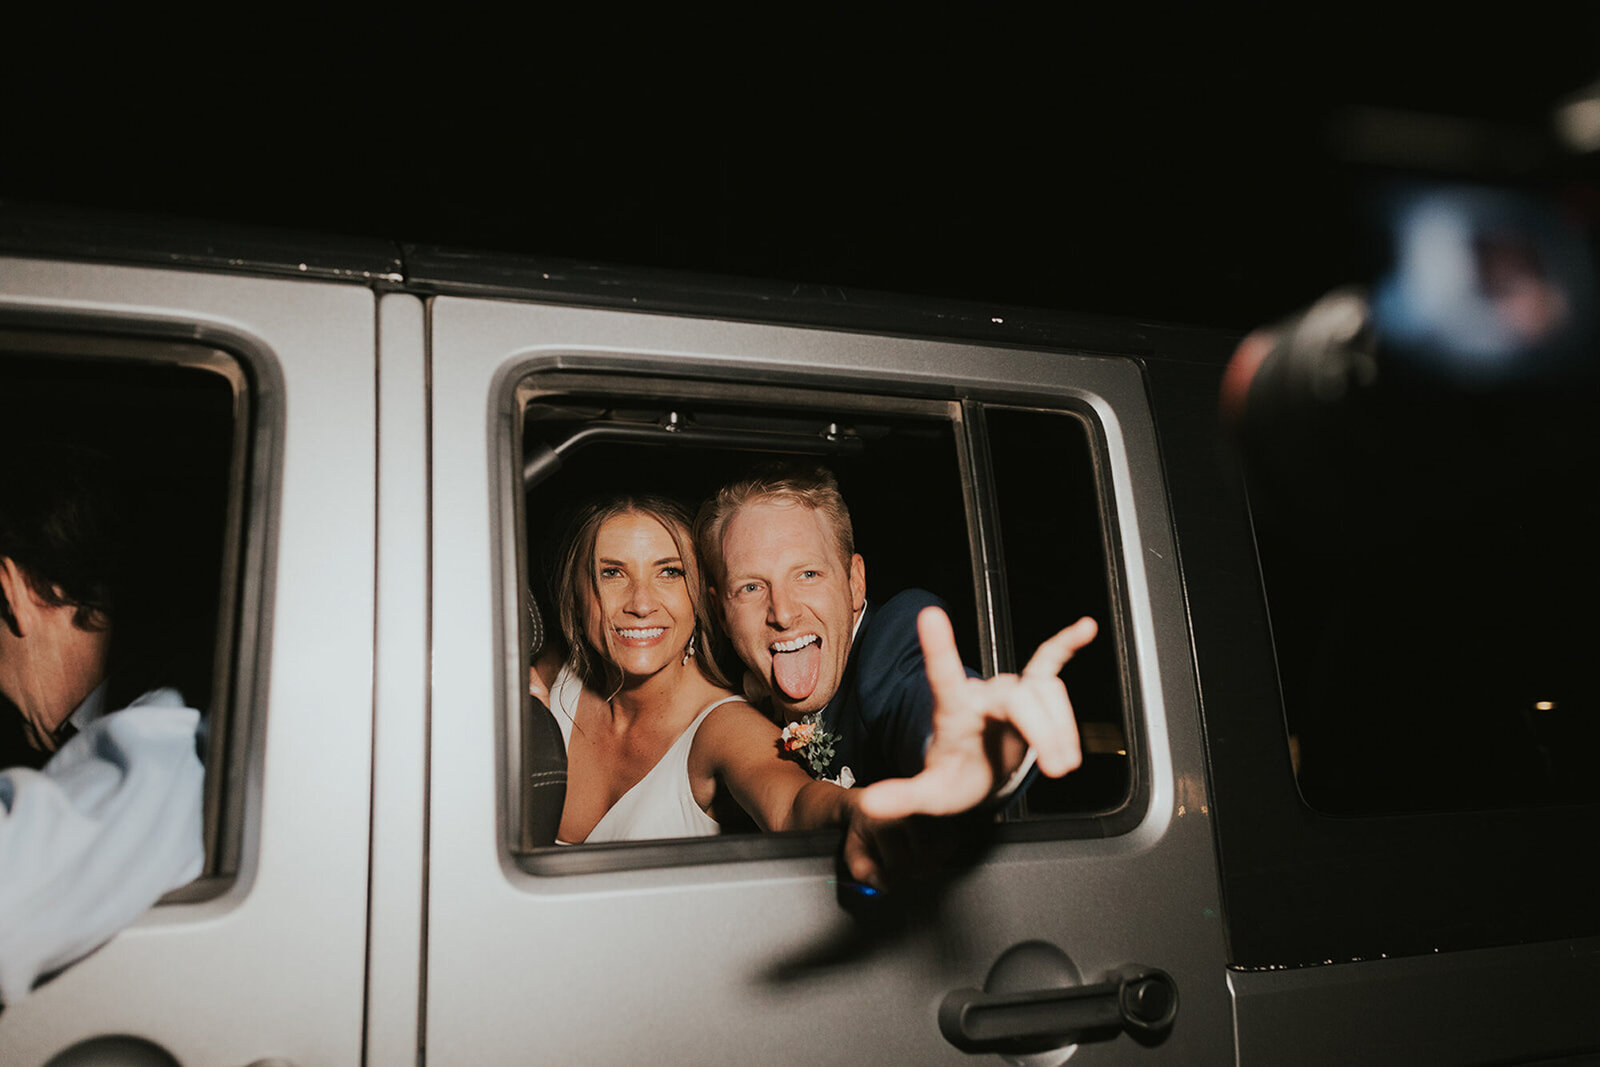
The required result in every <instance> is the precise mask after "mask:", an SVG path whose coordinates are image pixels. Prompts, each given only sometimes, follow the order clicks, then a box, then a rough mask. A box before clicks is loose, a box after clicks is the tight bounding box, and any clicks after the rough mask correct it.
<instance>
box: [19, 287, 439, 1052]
mask: <svg viewBox="0 0 1600 1067" xmlns="http://www.w3.org/2000/svg"><path fill="white" fill-rule="evenodd" d="M290 273H292V274H295V275H298V277H292V278H268V277H246V276H239V275H230V274H227V273H219V272H216V271H201V270H179V269H148V268H137V267H121V266H104V265H94V264H85V263H75V262H65V261H54V260H45V259H5V260H0V331H3V332H4V334H5V337H4V345H5V355H4V356H0V360H3V361H4V364H3V366H0V372H3V373H6V374H21V373H22V372H23V370H24V369H25V370H26V372H27V374H28V375H31V376H32V377H30V378H29V379H28V380H29V381H30V382H32V383H34V384H35V385H36V384H37V383H38V382H40V381H45V382H46V384H47V385H48V386H49V387H50V388H53V389H56V390H57V391H56V392H55V393H54V394H50V395H53V396H54V397H55V398H56V402H57V403H59V405H60V407H59V410H58V411H55V412H50V413H43V414H41V413H40V412H38V411H33V412H24V411H22V410H20V408H21V407H22V404H21V401H20V395H21V394H20V393H19V392H18V391H16V390H12V391H11V392H10V393H9V394H8V396H7V402H8V404H12V403H16V404H17V406H16V407H13V408H12V409H11V412H10V414H9V415H8V419H7V421H8V424H9V425H8V428H9V429H13V430H14V429H16V427H17V426H18V425H19V422H21V421H23V419H24V418H33V417H41V418H43V419H44V420H45V422H44V423H41V425H44V424H48V425H49V426H51V427H53V428H57V429H63V430H71V429H73V428H77V429H79V430H81V432H82V435H83V438H84V440H85V442H86V443H94V444H96V445H97V446H99V447H101V448H102V449H104V450H106V451H107V452H108V453H109V454H110V455H112V457H113V459H115V460H116V461H117V462H122V461H124V460H127V459H128V458H129V457H132V462H131V463H130V465H129V467H128V470H129V471H130V472H131V475H130V476H131V477H132V478H133V480H134V482H135V485H134V488H135V489H136V490H137V491H138V492H139V493H148V492H152V491H153V492H157V493H159V494H164V495H161V496H159V498H157V499H156V500H155V501H154V502H152V500H151V499H143V500H140V501H137V502H136V506H137V507H138V508H140V509H141V510H140V511H139V512H138V514H139V516H140V518H139V520H138V521H139V528H138V529H135V528H132V524H130V529H129V530H128V536H129V538H130V539H131V540H133V541H135V542H136V543H139V544H145V543H146V541H145V540H140V539H141V538H144V537H145V535H146V534H156V535H158V536H155V537H154V538H153V539H149V540H148V544H150V545H151V546H153V551H155V552H157V553H158V554H160V555H162V556H163V557H164V556H166V555H168V554H171V553H169V552H168V551H167V550H168V549H172V548H173V547H174V546H181V549H182V553H187V558H184V559H179V560H178V561H177V562H176V565H175V569H174V570H173V572H172V573H173V575H174V577H172V578H170V579H169V580H167V584H165V585H164V587H163V588H164V589H165V590H166V591H168V592H170V593H172V594H173V595H174V596H183V597H187V596H188V595H189V593H190V592H191V589H190V586H199V587H200V588H199V590H198V595H199V597H200V600H203V601H204V602H205V603H206V604H208V605H209V608H208V611H209V612H210V615H209V617H201V618H199V619H198V620H197V619H196V618H194V617H187V618H185V619H184V620H182V622H183V625H184V626H185V627H188V626H189V624H192V623H196V622H198V624H199V625H198V629H199V631H201V633H202V636H201V637H200V638H199V640H200V641H201V642H203V644H202V645H201V646H200V647H199V652H200V653H201V655H200V657H199V658H201V659H203V660H205V661H206V662H205V663H203V664H201V667H202V671H203V673H204V674H205V675H206V676H207V677H208V678H209V679H210V685H209V686H204V687H202V688H201V689H200V690H199V691H190V692H186V693H185V695H186V697H187V698H188V700H189V702H190V703H192V704H195V705H196V706H199V707H201V708H202V709H203V710H204V711H205V713H206V721H207V731H206V735H205V737H204V738H203V739H202V742H201V744H202V751H203V753H204V756H205V760H206V771H207V798H206V826H207V835H208V841H207V859H206V867H205V873H204V874H203V875H202V877H201V878H200V879H199V880H198V881H196V882H195V883H194V884H192V885H190V886H188V887H186V888H184V889H181V890H178V891H176V892H174V893H172V894H169V895H168V896H167V898H165V899H164V900H163V901H162V902H161V903H160V904H158V905H157V906H156V907H154V908H152V909H151V910H150V911H149V912H148V913H147V914H145V915H144V916H143V917H142V918H141V919H139V920H138V921H137V922H135V923H134V924H133V925H132V926H131V927H130V928H128V929H127V930H125V931H123V932H122V933H120V934H119V935H117V936H116V937H114V938H113V939H112V940H111V941H110V942H109V943H108V944H106V945H105V946H104V947H103V948H101V949H99V950H98V951H96V952H94V953H93V954H91V955H90V956H89V957H88V958H86V959H84V960H82V961H81V962H79V963H77V964H76V965H74V966H71V967H69V968H68V969H66V970H65V971H64V972H62V973H60V974H58V975H57V976H55V977H54V978H53V979H49V980H47V981H45V982H43V983H42V984H40V985H39V986H38V987H37V988H36V989H35V990H34V991H33V992H32V994H31V995H30V996H28V997H27V998H25V999H24V1000H22V1001H20V1002H19V1003H17V1004H14V1005H11V1006H8V1007H7V1008H6V1009H5V1010H4V1014H3V1015H0V1062H4V1063H7V1064H18V1065H28V1064H42V1063H45V1062H46V1061H49V1062H52V1063H55V1062H61V1063H72V1062H109V1061H111V1060H115V1061H116V1062H139V1063H145V1062H152V1063H154V1062H161V1063H168V1062H176V1063H184V1064H202V1063H203V1064H244V1063H254V1062H274V1063H279V1062H281V1063H295V1064H300V1065H307V1064H349V1063H355V1062H358V1061H359V1059H360V1057H361V1053H362V1011H363V993H364V971H365V962H366V945H367V938H366V919H367V862H368V833H369V821H368V813H369V804H370V800H369V798H370V789H371V777H370V771H371V758H372V756H371V753H372V717H373V651H372V648H373V642H372V633H373V607H374V581H373V575H374V514H373V500H374V490H375V486H374V469H375V464H374V448H373V442H374V440H375V436H374V435H375V431H376V425H375V396H374V380H375V378H374V375H375V369H376V368H375V362H374V356H375V351H376V347H375V342H376V339H375V329H374V324H375V314H374V296H373V293H372V292H371V290H370V289H368V288H366V286H365V285H364V284H349V283H348V282H338V281H334V280H330V279H333V278H337V277H340V276H341V275H340V272H338V271H334V270H325V269H323V267H322V266H321V265H319V264H315V263H314V264H311V265H310V267H309V268H308V266H307V264H306V263H303V262H302V263H300V264H299V265H298V269H295V268H293V267H291V268H290ZM345 277H348V275H345ZM19 368H20V369H19ZM58 371H59V373H57V372H58ZM63 383H64V384H63ZM75 383H76V386H77V391H76V392H74V390H73V386H74V384H75ZM29 388H30V389H31V388H34V385H30V386H29ZM40 388H43V387H40ZM63 390H65V391H63ZM77 393H81V395H82V397H83V398H86V399H85V402H84V403H82V404H79V403H77ZM213 394H216V395H217V396H219V397H220V399H219V400H217V401H215V402H213V401H212V400H209V399H207V397H210V396H212V395H213ZM30 395H32V394H30ZM38 395H41V396H42V395H45V394H43V393H40V394H38ZM89 400H92V403H91V402H89ZM202 425H203V432H202V429H199V428H197V427H202ZM168 464H171V465H173V467H172V469H173V470H182V471H185V472H191V473H192V472H193V471H201V468H202V467H203V468H204V470H203V471H202V472H201V473H196V474H194V475H193V478H192V479H190V476H189V474H187V473H186V474H185V475H183V478H182V479H180V480H178V481H177V482H176V483H174V481H173V479H171V478H166V477H165V475H166V474H167V473H168V472H167V471H165V470H164V469H162V468H164V467H165V466H166V465H168ZM146 475H148V476H150V477H149V479H148V484H147V479H146V477H145V476H146ZM185 479H187V480H185ZM149 486H155V487H156V488H155V489H154V490H151V489H150V488H149ZM200 497H204V498H205V501H206V503H205V504H204V506H199V505H197V504H196V500H197V499H198V498H200ZM196 528H202V529H201V533H203V536H200V535H199V534H197V533H196ZM141 565H152V566H153V565H154V564H153V562H152V561H151V559H149V558H145V559H142V560H141ZM191 568H197V570H196V569H191ZM195 574H199V575H200V576H201V577H200V579H198V580H192V579H193V576H194V575H195ZM179 636H180V635H179V634H178V633H177V632H176V631H175V632H174V634H173V639H174V641H178V640H179ZM189 651H195V649H194V648H190V649H189ZM411 929H412V930H413V931H414V929H415V924H414V920H413V922H412V925H411ZM57 1056H61V1057H62V1058H61V1059H60V1060H59V1061H58V1060H56V1059H54V1058H53V1057H57ZM97 1057H98V1058H97Z"/></svg>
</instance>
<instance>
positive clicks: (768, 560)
mask: <svg viewBox="0 0 1600 1067" xmlns="http://www.w3.org/2000/svg"><path fill="white" fill-rule="evenodd" d="M722 560H723V563H724V567H723V573H724V575H725V578H724V583H723V584H724V585H725V587H726V588H722V589H719V590H717V600H718V602H719V603H720V604H721V605H722V616H723V621H724V623H725V625H726V626H727V630H728V637H729V639H730V640H732V641H733V647H734V650H735V651H737V652H738V653H739V658H740V659H742V660H744V663H745V666H747V667H749V668H750V669H751V670H752V671H754V672H755V673H756V674H757V675H759V676H760V677H761V678H763V679H764V680H765V681H766V683H767V685H768V687H770V688H771V690H772V701H773V704H774V705H775V706H776V707H777V708H778V709H779V710H780V711H782V712H783V713H784V714H785V715H788V716H791V717H793V716H799V715H804V714H806V713H808V712H812V711H816V710H817V709H818V708H820V707H822V706H823V705H824V704H826V703H827V702H828V701H829V700H830V699H832V698H833V694H834V693H835V692H837V691H838V689H839V683H840V681H841V680H842V679H843V678H844V668H845V663H846V661H848V660H849V658H850V637H851V631H852V630H853V629H854V627H855V620H856V616H857V615H859V614H860V612H861V609H862V607H863V606H865V604H866V598H867V571H866V565H865V564H864V563H863V562H862V559H861V557H860V556H859V555H856V556H852V557H850V559H849V560H844V559H841V558H840V557H839V548H838V545H837V543H836V542H835V541H834V537H833V530H832V529H831V528H830V525H829V522H828V519H827V517H826V516H825V515H824V514H823V513H822V512H820V511H814V510H812V509H811V508H808V507H805V506H803V505H800V504H789V503H781V502H765V501H757V502H755V503H751V504H746V505H745V506H744V507H742V508H740V509H739V510H738V511H737V512H736V513H735V514H734V516H733V518H732V519H731V520H730V521H729V523H728V525H727V528H726V529H725V530H724V532H723V535H722Z"/></svg>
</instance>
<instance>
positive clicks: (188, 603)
mask: <svg viewBox="0 0 1600 1067" xmlns="http://www.w3.org/2000/svg"><path fill="white" fill-rule="evenodd" d="M0 394H3V395H4V396H5V398H6V407H7V414H6V425H5V435H6V436H7V437H8V438H10V439H13V440H18V441H22V440H27V441H31V442H36V443H39V444H42V445H44V446H45V447H78V448H85V449H88V450H90V452H91V454H92V455H93V456H94V457H95V458H96V459H97V460H98V461H101V462H103V463H104V464H105V465H106V468H107V470H106V474H107V482H108V483H109V484H110V485H111V486H113V487H115V489H116V490H117V492H118V504H119V510H120V513H121V516H122V519H123V522H124V526H123V529H122V531H121V532H122V541H123V543H122V544H121V545H120V550H121V553H122V558H123V559H125V560H127V561H130V565H129V566H127V567H125V568H124V573H125V581H124V585H123V587H122V588H123V592H124V606H123V607H122V608H121V609H119V611H121V614H120V615H119V616H118V617H117V626H118V628H119V632H118V636H117V638H116V640H118V641H120V642H122V643H123V647H128V648H134V649H135V650H136V652H135V654H136V655H137V656H138V657H139V664H138V666H139V669H140V670H143V671H144V672H145V673H146V674H148V675H149V676H150V678H152V679H157V678H159V681H158V682H156V683H155V684H159V685H166V686H172V687H174V688H177V689H178V690H180V691H181V692H182V694H183V696H184V699H185V702H186V703H188V704H189V705H190V706H192V707H196V708H198V709H200V711H201V713H202V716H203V720H202V722H203V725H202V729H201V732H200V739H199V744H200V748H201V752H200V755H201V758H202V760H203V761H204V763H205V767H206V807H205V829H206V863H205V867H204V871H203V875H202V879H201V881H200V882H197V883H196V884H195V885H193V886H190V887H188V888H187V889H183V890H178V891H177V892H176V893H175V894H171V895H170V896H174V897H176V896H181V895H191V896H192V895H196V894H198V895H209V894H210V893H211V892H214V891H218V890H219V889H220V885H221V883H220V882H219V881H218V879H225V878H227V877H229V876H231V875H233V874H234V873H236V871H237V870H238V864H239V855H238V853H239V827H240V822H241V819H240V817H239V805H240V803H241V800H242V798H241V796H240V792H241V790H242V781H243V773H242V770H241V761H242V759H243V751H242V749H243V745H242V742H241V741H239V740H238V738H240V737H242V725H241V724H240V723H239V722H237V721H236V716H235V701H234V698H233V693H234V684H235V680H236V679H235V673H236V672H235V662H236V649H237V647H238V642H239V640H240V634H239V633H238V619H239V618H240V603H239V599H240V587H239V574H240V566H241V559H242V550H241V545H242V543H243V540H244V538H243V536H242V519H243V509H244V504H245V488H246V486H245V481H246V479H245V471H246V468H247V443H248V440H249V438H248V431H249V426H250V421H251V420H250V400H251V398H250V393H249V390H248V388H247V380H246V376H245V374H244V372H243V370H242V368H241V366H240V364H239V363H238V362H237V361H236V360H235V359H234V358H233V357H232V356H230V355H229V354H227V353H225V352H222V351H220V350H217V349H215V348H211V347H207V346H202V345H195V344H184V343H169V342H158V341H149V340H142V339H123V338H112V337H104V336H98V335H78V334H71V333H63V332H56V331H43V330H39V331H35V330H20V329H19V330H4V331H0ZM108 710H116V709H115V708H111V709H108ZM6 711H7V712H8V714H7V725H8V726H9V725H10V724H11V720H13V719H16V718H17V716H16V714H15V712H14V711H11V709H6Z"/></svg>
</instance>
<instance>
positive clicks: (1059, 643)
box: [860, 608, 1099, 819]
mask: <svg viewBox="0 0 1600 1067" xmlns="http://www.w3.org/2000/svg"><path fill="white" fill-rule="evenodd" d="M1097 632H1099V627H1098V626H1097V625H1096V624H1095V621H1094V620H1093V619H1090V618H1082V619H1079V620H1078V621H1077V622H1075V623H1073V624H1072V625H1071V626H1069V627H1067V628H1066V629H1065V630H1062V631H1061V632H1060V633H1058V634H1056V635H1055V636H1054V637H1052V638H1050V639H1049V640H1048V641H1046V642H1045V643H1044V644H1042V645H1040V646H1039V648H1038V651H1036V652H1034V654H1033V657H1032V658H1031V659H1029V660H1028V665H1027V666H1026V667H1024V668H1023V669H1022V672H1021V673H1020V674H1002V675H997V676H996V677H994V678H969V677H967V674H966V670H965V668H964V667H963V666H962V664H961V656H960V653H959V652H957V651H956V642H955V635H954V633H953V632H952V631H951V629H950V620H949V618H948V617H947V616H946V615H945V613H944V612H943V611H941V610H939V609H938V608H925V609H923V611H922V613H921V614H919V615H918V616H917V636H918V638H919V640H920V641H921V643H922V654H923V661H924V663H925V665H926V669H927V674H928V684H929V686H930V687H931V688H932V690H933V697H934V710H933V736H932V738H931V739H930V740H929V742H928V748H927V751H926V754H925V756H924V758H923V769H922V772H921V773H920V774H918V775H916V776H915V777H912V778H904V779H897V780H892V781H886V782H879V783H877V784H876V785H872V786H868V787H866V788H865V789H864V790H863V791H862V794H861V800H860V802H861V810H862V811H863V812H864V813H866V814H867V815H869V816H872V817H873V818H878V819H895V818H902V817H905V816H908V815H915V814H924V815H953V814H955V813H957V812H962V811H966V810H968V809H970V808H973V807H976V806H977V805H979V804H981V803H983V802H984V801H985V800H987V799H988V798H989V797H990V796H992V795H993V794H994V792H995V790H996V789H997V788H999V787H1000V786H1001V785H1002V784H1004V783H1005V782H1006V780H1007V778H1008V777H1010V775H1011V772H1012V771H1014V770H1015V769H1016V763H1017V761H1018V758H1019V756H1018V753H1020V751H1021V748H1020V746H1019V745H1012V746H1007V745H1004V744H996V743H995V738H994V736H993V731H992V726H994V725H995V724H1000V725H1001V726H1003V727H1004V728H1005V729H1006V730H1008V731H1014V732H1015V734H1016V735H1018V736H1020V738H1021V740H1022V741H1023V742H1025V743H1026V744H1027V745H1028V746H1030V747H1031V748H1032V749H1033V752H1034V754H1035V756H1036V757H1037V762H1038V766H1039V770H1040V771H1041V772H1043V773H1044V774H1046V775H1049V776H1050V777H1052V778H1059V777H1061V776H1062V775H1064V774H1066V773H1068V772H1069V771H1072V770H1075V769H1076V768H1077V767H1078V766H1079V765H1080V764H1081V763H1082V762H1083V752H1082V749H1081V748H1080V747H1079V743H1078V724H1077V720H1076V719H1074V717H1073V714H1072V703H1071V701H1070V700H1069V699H1068V697H1067V688H1066V686H1065V685H1064V684H1062V681H1061V678H1060V674H1061V668H1062V667H1064V666H1065V665H1066V663H1067V661H1068V660H1070V659H1071V658H1072V657H1073V656H1074V655H1075V654H1076V653H1077V652H1078V650H1079V649H1081V648H1083V647H1084V646H1086V645H1088V644H1089V642H1090V641H1093V640H1094V637H1095V634H1096V633H1097Z"/></svg>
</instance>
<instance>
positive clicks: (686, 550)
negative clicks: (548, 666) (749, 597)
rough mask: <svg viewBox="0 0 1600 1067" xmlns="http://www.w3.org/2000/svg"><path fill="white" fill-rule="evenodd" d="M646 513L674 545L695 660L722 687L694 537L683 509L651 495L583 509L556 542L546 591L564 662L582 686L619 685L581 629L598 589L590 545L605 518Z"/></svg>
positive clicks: (611, 499) (601, 502) (724, 681)
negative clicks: (549, 586)
mask: <svg viewBox="0 0 1600 1067" xmlns="http://www.w3.org/2000/svg"><path fill="white" fill-rule="evenodd" d="M630 514H631V515H648V516H649V517H650V518H652V519H655V520H656V521H657V522H659V523H660V524H661V526H662V528H664V529H665V530H666V531H667V534H668V535H669V536H671V538H672V543H673V544H674V545H676V546H677V549H678V556H679V558H680V559H682V560H683V570H684V584H685V586H686V587H687V589H688V593H689V603H690V605H691V606H692V607H693V609H694V642H695V645H696V651H695V662H696V663H697V664H698V665H699V667H700V673H701V674H704V675H705V676H706V677H707V678H708V679H710V680H711V681H712V682H714V683H716V684H717V685H719V686H722V687H723V688H727V686H728V679H727V677H726V676H725V675H724V674H723V673H722V669H721V668H720V667H718V666H717V661H716V657H715V656H714V655H713V653H712V640H713V637H714V635H715V633H716V631H715V629H714V628H713V627H712V623H711V606H710V597H709V596H708V595H707V593H706V584H705V574H704V571H703V569H702V568H701V566H700V559H699V557H698V556H697V555H696V554H695V550H694V535H693V533H692V532H691V530H690V520H689V511H688V509H687V508H685V507H684V506H683V505H682V504H679V503H678V502H677V501H675V500H672V499H669V498H667V497H664V496H657V495H655V494H653V493H639V494H632V493H630V494H623V495H619V496H612V497H606V498H605V499H603V500H599V501H597V502H594V503H591V504H588V505H586V506H585V507H583V508H582V509H581V510H580V511H579V512H578V514H577V515H576V516H575V517H574V518H573V520H572V525H571V527H570V528H569V529H568V531H567V536H566V537H565V538H564V539H563V540H562V543H561V549H560V552H559V553H558V554H557V564H556V575H555V579H556V580H555V585H554V588H553V590H552V595H553V599H554V600H555V604H556V614H557V616H558V617H559V619H560V623H561V633H562V635H563V636H564V637H565V638H566V640H567V663H568V664H569V665H570V666H571V668H572V669H573V671H575V672H576V673H577V675H578V677H579V679H581V680H582V681H583V682H585V683H586V684H588V685H589V686H591V687H592V688H596V689H601V690H602V691H609V690H614V689H616V688H618V687H619V686H621V684H622V678H621V675H620V672H619V671H618V670H617V667H616V665H615V664H613V663H611V662H610V661H609V660H607V659H606V658H605V656H604V654H603V653H602V651H601V650H599V649H597V648H595V647H594V646H593V645H591V644H590V643H589V638H588V631H587V627H586V626H585V622H586V618H585V616H586V613H587V612H588V610H589V605H590V604H591V603H594V602H596V601H598V599H599V587H598V585H597V584H596V581H595V568H594V550H595V541H596V540H597V539H598V538H599V536H600V527H601V526H603V525H605V523H606V520H608V519H612V518H615V517H616V516H618V515H630Z"/></svg>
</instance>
